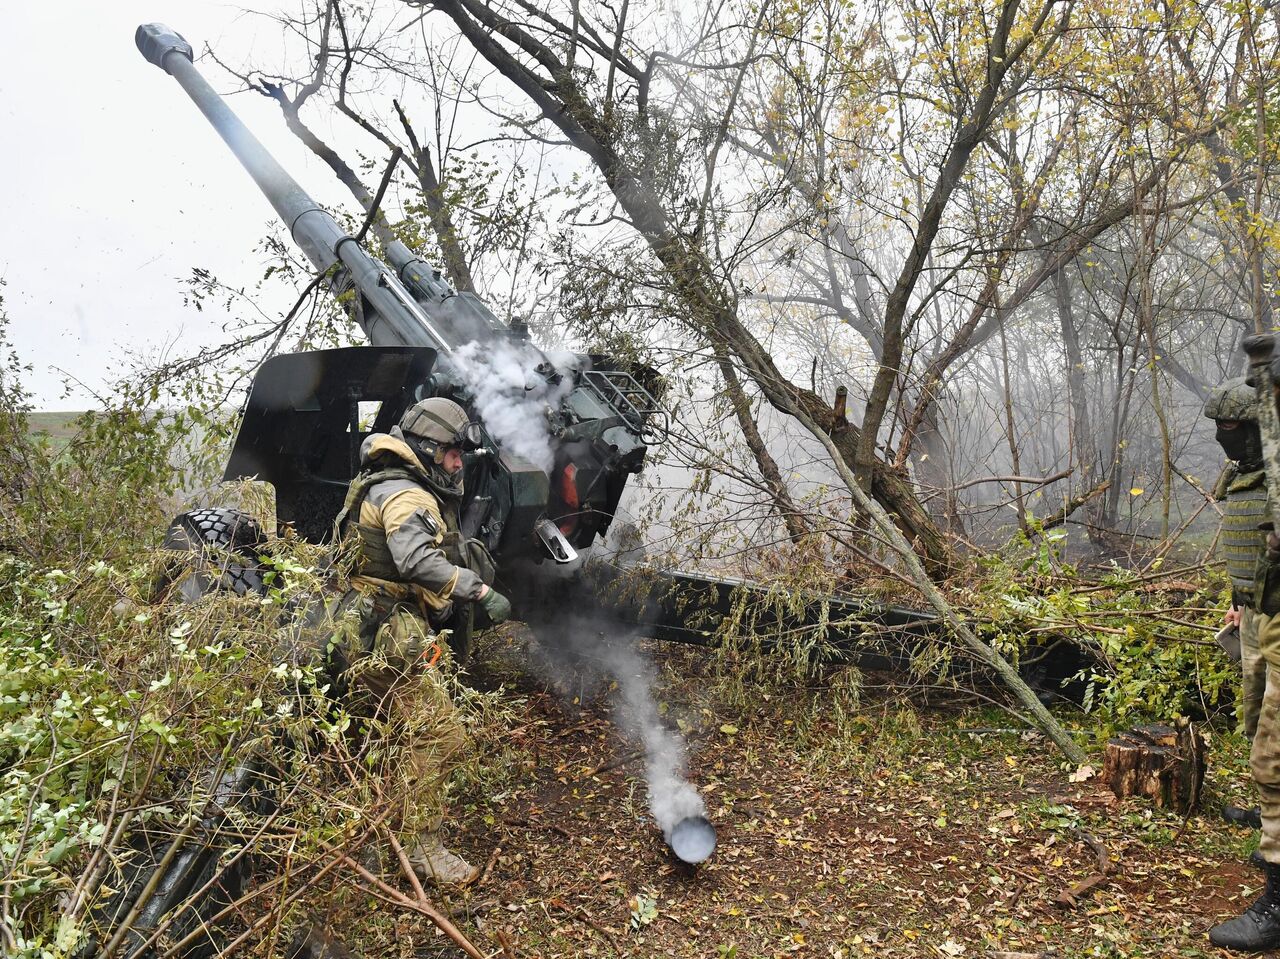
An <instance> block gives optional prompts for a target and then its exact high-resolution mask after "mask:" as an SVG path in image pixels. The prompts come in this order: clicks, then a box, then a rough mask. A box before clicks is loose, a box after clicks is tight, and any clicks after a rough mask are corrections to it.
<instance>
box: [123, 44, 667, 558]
mask: <svg viewBox="0 0 1280 959" xmlns="http://www.w3.org/2000/svg"><path fill="white" fill-rule="evenodd" d="M135 42H136V43H137V46H138V49H139V50H140V51H141V52H142V54H143V56H145V57H146V58H147V60H148V61H150V62H151V63H153V64H155V65H156V66H158V67H160V68H161V69H163V70H164V71H165V72H166V73H168V74H169V75H170V76H172V77H173V78H174V79H175V80H177V81H178V83H179V85H180V86H181V87H182V89H183V90H184V91H185V92H186V93H187V95H188V96H189V97H190V98H191V100H192V101H193V102H194V103H195V104H196V106H197V107H198V108H199V109H200V111H201V112H202V113H203V114H204V116H205V117H206V118H207V119H208V120H209V122H210V124H211V125H212V126H213V128H214V129H215V130H216V131H217V132H218V134H219V135H220V136H221V137H222V139H223V140H224V141H225V142H226V144H227V146H228V147H230V148H231V151H232V153H234V154H235V156H236V158H237V159H239V161H240V162H241V164H242V165H243V166H244V168H245V169H246V170H247V171H248V173H249V175H250V176H251V177H252V178H253V180H254V182H255V183H257V185H258V187H259V189H261V191H262V193H263V195H264V196H265V197H266V198H267V200H268V201H269V202H270V203H271V205H272V207H273V208H274V209H275V211H276V214H277V215H278V216H279V217H280V219H281V220H282V221H283V223H284V224H285V226H286V227H287V228H288V230H289V232H290V234H291V235H292V237H293V239H294V241H295V242H296V243H297V244H298V247H299V248H300V249H301V250H302V251H303V252H304V253H305V254H306V256H307V258H308V259H309V260H310V261H311V263H312V265H313V266H314V267H315V269H316V270H317V272H319V273H325V272H328V273H330V275H331V280H330V283H331V287H332V288H333V290H334V291H335V293H339V294H341V293H343V292H345V291H347V290H351V291H352V292H354V294H355V295H354V296H352V297H350V298H349V299H350V303H351V306H350V312H351V316H352V319H353V320H354V321H355V322H356V323H357V324H358V325H359V326H360V328H361V329H362V330H363V331H364V334H365V336H367V337H368V340H369V343H370V344H371V345H370V346H364V347H350V348H346V349H336V350H317V351H312V352H307V353H295V354H286V355H281V356H276V357H272V358H271V359H269V360H268V361H267V362H266V363H265V364H263V366H262V369H261V370H260V372H259V373H258V375H257V376H256V377H255V379H254V383H253V386H252V388H251V390H250V393H249V398H248V401H247V404H246V406H245V410H244V419H243V421H242V423H241V426H240V432H239V434H238V436H237V437H236V441H235V446H234V448H233V450H232V454H231V458H230V461H229V463H228V465H227V470H226V474H225V478H226V479H238V478H244V477H256V478H258V479H261V480H265V481H266V482H269V483H271V484H272V485H273V486H274V487H275V490H276V512H277V518H278V520H279V521H280V523H281V524H284V525H289V526H291V527H292V528H293V529H294V530H295V531H296V532H297V533H298V534H300V535H301V536H303V537H304V538H306V539H308V540H312V541H316V542H320V541H324V540H325V539H327V538H328V537H329V536H330V534H331V532H332V529H333V520H334V518H335V517H336V515H337V513H338V511H339V509H340V508H341V505H342V500H343V497H344V496H345V494H346V489H347V486H348V485H349V483H350V481H351V479H352V477H353V476H354V474H355V472H356V470H357V466H358V462H359V449H360V443H361V442H362V441H363V439H364V438H365V437H366V436H367V435H369V433H371V432H385V431H386V430H387V429H389V428H390V427H391V426H392V425H394V424H395V423H397V422H398V421H399V418H400V416H401V414H402V413H403V412H404V410H406V409H407V408H408V407H409V406H411V405H412V404H413V403H415V402H417V401H418V400H420V399H424V398H426V397H428V396H444V397H447V398H449V399H453V400H455V401H457V402H459V403H461V404H462V405H463V406H464V407H465V408H467V409H468V410H469V411H470V412H471V413H472V417H473V419H475V420H477V421H479V422H482V423H483V422H485V417H484V412H485V411H484V410H483V409H478V408H477V397H476V396H475V382H474V380H475V377H474V376H471V377H470V378H469V377H468V375H467V373H466V370H467V369H468V366H467V365H466V364H463V363H461V362H459V360H461V359H462V354H463V353H466V354H467V356H468V357H476V356H479V357H480V359H481V365H483V360H484V357H485V356H486V355H487V354H495V353H496V354H501V355H504V356H507V357H510V356H517V357H518V358H519V364H520V366H521V368H522V369H523V370H524V371H525V372H526V373H527V375H528V377H529V378H530V380H532V381H533V382H528V383H524V384H515V385H514V386H513V388H512V389H511V390H510V391H509V394H510V395H509V396H508V397H507V400H508V401H509V402H510V403H513V404H519V403H525V404H528V403H531V402H533V403H537V402H542V403H543V404H544V406H545V407H547V408H545V409H543V410H540V411H538V415H537V416H535V419H539V420H540V421H541V422H544V423H545V424H546V429H547V437H546V439H547V442H548V448H549V453H550V456H549V459H548V461H547V462H546V463H542V464H539V463H534V462H531V461H530V460H529V459H528V458H526V457H525V456H521V455H520V454H519V453H517V452H516V451H515V450H513V449H512V448H511V447H510V444H507V443H504V442H503V439H504V438H503V437H502V436H501V435H496V436H495V435H493V432H492V431H490V430H489V429H488V426H487V424H486V437H485V438H486V442H485V446H484V448H483V449H481V450H480V451H478V453H477V454H473V455H470V456H469V457H468V458H467V462H466V473H465V487H466V489H467V491H468V492H467V500H466V501H465V502H464V506H463V528H464V529H463V531H464V533H465V534H466V535H467V536H474V537H477V538H479V539H481V540H482V541H484V543H485V545H486V546H487V547H488V548H489V550H490V551H491V552H492V553H493V555H494V557H495V558H496V559H497V560H498V562H499V564H500V565H502V566H507V565H508V564H509V563H510V561H512V560H521V559H523V560H533V561H535V562H538V561H541V560H544V559H552V560H554V561H556V562H559V563H565V562H570V561H572V560H573V559H575V558H576V557H577V554H578V551H579V550H582V549H585V548H587V547H590V546H591V544H592V543H593V542H594V540H595V538H596V537H597V536H598V535H601V534H603V533H604V532H605V531H606V530H607V529H608V527H609V524H610V522H611V520H612V518H613V515H614V512H615V510H616V509H617V505H618V501H619V499H620V498H621V496H622V492H623V489H624V487H625V485H626V481H627V478H628V477H629V476H630V475H632V474H634V473H637V472H639V471H640V470H641V468H642V467H643V465H644V458H645V453H646V450H647V448H648V445H649V443H650V442H651V441H652V440H653V439H655V438H657V437H660V436H661V435H663V433H664V420H663V414H662V411H661V409H660V407H659V405H658V403H657V401H656V400H655V399H654V397H653V395H652V393H651V392H650V387H651V386H652V385H653V384H655V383H656V382H657V376H656V374H655V373H654V372H653V371H652V370H649V369H647V368H636V367H631V368H628V367H624V366H623V365H621V364H618V363H614V362H611V361H610V360H609V358H607V357H604V356H599V355H590V354H577V355H572V356H567V357H557V358H555V360H553V358H552V357H550V356H548V355H547V354H545V353H543V352H542V351H540V350H539V349H538V348H537V347H536V346H535V345H534V344H533V343H532V342H530V340H529V338H528V334H527V332H526V331H525V329H524V328H523V326H520V325H516V326H513V327H508V326H507V325H506V324H505V323H503V322H502V321H501V320H500V319H498V317H496V316H495V315H494V314H493V313H492V312H491V311H490V310H489V309H488V308H487V307H486V306H485V305H484V303H482V302H481V301H480V300H479V298H477V297H476V296H474V295H473V294H471V293H466V292H456V291H454V290H453V289H452V288H451V287H450V286H449V284H448V283H446V282H444V280H443V279H441V275H440V273H439V271H437V270H435V269H433V268H432V267H430V266H429V265H427V264H426V263H424V262H423V261H422V260H421V259H419V258H418V257H417V256H416V255H415V254H414V253H413V252H412V251H411V250H410V249H409V248H408V247H407V246H405V244H404V243H402V242H400V241H399V240H395V239H391V240H390V241H389V242H387V243H386V244H385V249H384V252H385V255H386V258H387V261H389V262H384V261H383V260H381V259H379V258H378V257H376V256H374V255H372V254H371V253H370V252H369V251H368V250H366V249H365V247H364V246H363V245H362V244H361V243H360V242H358V241H357V239H356V238H355V237H353V236H351V235H350V234H349V233H348V232H347V231H346V230H345V229H344V228H343V227H342V226H341V224H339V223H338V221H337V220H336V219H335V218H334V217H333V216H332V215H331V214H329V213H328V212H327V211H326V210H324V209H323V208H322V207H321V206H320V205H319V204H318V203H316V201H315V200H314V199H312V198H311V196H310V195H309V194H308V193H307V192H306V191H305V190H303V188H302V187H301V186H299V184H298V183H297V181H295V180H294V179H293V178H292V177H291V176H290V175H289V174H288V173H287V172H286V171H285V170H284V168H283V167H281V166H280V164H279V163H277V162H276V160H275V158H274V157H272V156H271V154H270V153H269V152H268V151H267V149H266V148H265V147H264V146H263V145H262V144H261V143H260V142H259V141H258V139H257V138H256V137H254V135H253V134H252V133H251V132H250V131H249V129H248V128H247V127H246V126H245V125H244V124H243V123H242V122H241V120H240V119H239V117H237V116H236V114H235V113H234V112H233V111H232V110H231V108H230V107H228V106H227V104H226V103H225V102H224V101H223V99H222V97H221V96H219V95H218V93H217V92H216V91H214V89H213V88H212V87H211V86H210V85H209V83H208V82H207V81H206V80H205V79H204V77H203V76H202V75H201V74H200V72H199V70H197V69H196V67H195V64H194V62H193V57H192V49H191V45H190V44H189V43H187V42H186V40H184V39H183V38H182V37H181V36H180V35H179V34H178V33H176V32H175V31H173V30H171V29H170V28H168V27H166V26H163V25H161V24H145V25H143V26H140V27H138V30H137V34H136V36H135ZM472 368H473V366H472ZM374 410H376V412H371V411H374ZM370 415H372V422H368V421H367V420H368V417H369V416H370Z"/></svg>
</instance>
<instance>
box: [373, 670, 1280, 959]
mask: <svg viewBox="0 0 1280 959" xmlns="http://www.w3.org/2000/svg"><path fill="white" fill-rule="evenodd" d="M659 655H660V656H662V657H663V658H664V659H666V660H667V662H666V664H665V673H664V675H665V676H666V677H667V681H666V683H665V684H664V685H663V687H662V688H661V689H660V691H659V696H660V697H661V699H662V702H663V704H664V707H665V708H666V710H667V713H666V715H667V717H668V719H671V720H672V721H676V720H682V721H683V722H684V724H685V725H686V726H688V727H689V728H690V732H691V734H692V745H691V757H690V775H691V777H692V779H693V780H694V782H696V783H697V785H698V787H699V789H700V790H701V792H702V794H703V796H704V797H705V799H706V803H707V807H708V816H709V818H710V819H711V821H712V822H713V823H714V824H715V826H716V829H717V831H718V840H719V844H718V848H717V849H716V852H715V854H714V856H713V857H712V858H711V859H710V860H709V861H708V862H707V863H705V864H703V865H702V866H700V867H690V866H686V865H684V864H682V863H680V862H679V861H678V860H676V859H675V858H674V857H673V856H672V854H671V853H670V852H669V851H668V849H667V847H666V845H665V844H664V842H663V840H662V837H661V835H660V833H659V832H658V830H657V829H656V827H655V826H654V824H653V822H652V820H651V819H650V817H649V816H648V813H647V809H646V799H645V796H646V790H645V783H644V780H643V764H642V762H640V761H639V760H638V759H635V758H634V755H635V754H634V744H631V743H628V742H626V741H625V740H623V739H622V738H621V737H620V735H619V733H618V732H617V730H616V729H615V727H614V726H613V724H612V723H611V721H610V708H611V707H610V705H609V700H608V696H607V695H600V696H596V697H594V698H588V699H586V701H585V702H581V703H575V702H573V701H572V697H571V695H570V696H566V695H565V694H563V692H561V693H557V692H556V691H553V690H551V689H549V688H548V687H547V686H546V685H545V684H543V683H540V682H539V681H537V680H536V679H532V678H530V677H529V676H528V675H526V674H522V673H521V672H519V671H516V670H510V669H509V668H508V667H507V665H505V664H504V662H503V660H502V657H501V656H498V657H496V659H495V658H490V659H489V660H488V661H487V662H484V661H482V662H481V663H480V664H479V665H478V666H477V667H475V680H476V682H477V685H485V684H489V685H491V686H492V685H494V684H496V683H499V682H501V683H502V684H504V686H505V688H506V689H507V690H508V691H509V692H510V694H511V695H512V696H518V697H523V698H524V700H525V702H524V705H523V707H522V714H523V716H524V717H525V720H526V721H525V722H524V723H523V725H521V726H519V727H517V728H516V729H515V730H514V731H513V732H512V733H511V734H510V735H509V736H508V737H507V739H506V742H504V743H503V744H501V746H500V749H501V755H500V756H498V755H496V754H494V755H491V756H490V762H491V763H492V762H495V761H496V763H497V765H499V766H503V767H505V768H503V769H502V770H500V771H499V772H498V773H497V774H496V780H497V782H498V785H497V786H495V785H494V781H495V777H494V776H491V777H490V778H489V779H488V780H482V782H483V783H485V788H484V789H483V790H482V789H473V790H472V791H470V792H468V793H464V794H463V795H461V796H459V797H458V799H457V803H456V810H455V812H456V815H455V819H454V823H455V826H454V835H455V837H456V839H457V845H458V846H459V847H460V848H461V849H462V850H463V851H464V852H466V853H467V854H468V855H469V856H470V857H471V858H472V859H473V861H476V862H478V863H479V862H483V863H486V869H485V873H484V875H483V878H482V879H481V881H480V882H479V883H478V884H477V885H475V886H474V887H472V888H471V889H469V890H467V891H465V892H463V893H461V894H455V895H452V896H450V897H448V898H447V899H445V900H444V904H445V905H446V906H447V908H448V910H449V911H450V913H451V915H452V916H453V917H454V918H455V920H456V921H457V922H458V924H459V925H460V927H462V928H463V929H465V930H467V932H468V934H469V935H472V936H474V937H475V940H476V942H477V943H478V944H481V946H482V948H484V947H486V946H487V947H488V948H489V949H491V950H493V952H492V953H491V954H492V955H494V956H503V957H508V959H510V957H545V959H551V957H568V956H601V957H609V956H636V957H640V956H688V957H737V959H747V957H774V956H814V957H856V956H880V957H916V956H923V957H930V956H941V957H957V956H969V957H976V956H982V957H1001V959H1013V957H1017V959H1023V957H1025V959H1031V957H1040V956H1055V957H1064V959H1065V957H1079V956H1104V957H1139V956H1151V957H1156V956H1159V957H1173V956H1186V957H1192V956H1209V955H1215V956H1217V955H1224V954H1223V953H1219V952H1218V951H1217V950H1213V949H1211V948H1210V947H1209V946H1208V942H1207V940H1206V938H1205V931H1206V930H1207V929H1208V928H1209V926H1211V925H1212V924H1213V923H1214V922H1216V921H1218V920H1219V919H1221V918H1224V917H1227V916H1230V915H1233V914H1235V913H1237V912H1239V911H1240V910H1241V909H1243V908H1244V906H1245V905H1247V904H1248V902H1249V901H1251V898H1252V897H1253V896H1254V895H1256V892H1257V887H1258V885H1259V881H1260V874H1259V873H1257V872H1256V871H1254V870H1252V869H1251V868H1249V867H1248V865H1247V864H1246V862H1245V860H1246V857H1247V855H1248V853H1249V851H1250V849H1251V848H1252V845H1253V843H1254V841H1255V836H1254V835H1253V834H1250V833H1248V832H1241V831H1238V830H1233V829H1231V828H1230V827H1227V826H1226V825H1225V824H1223V823H1221V822H1220V821H1219V820H1218V819H1217V817H1216V815H1213V814H1210V813H1209V812H1206V813H1203V814H1201V815H1199V816H1195V817H1192V818H1190V819H1188V820H1186V821H1184V820H1183V819H1182V817H1178V816H1172V815H1170V814H1167V813H1165V812H1162V811H1160V810H1155V809H1152V808H1150V807H1149V806H1148V805H1146V804H1144V803H1141V802H1134V801H1129V802H1125V803H1120V802H1117V801H1116V800H1115V799H1114V797H1112V796H1111V794H1110V792H1109V791H1108V790H1107V789H1105V787H1102V786H1100V785H1099V784H1098V783H1097V780H1096V779H1094V780H1087V781H1083V782H1072V781H1071V773H1072V771H1073V770H1072V769H1071V768H1070V767H1068V766H1065V765H1064V764H1063V763H1062V762H1061V761H1060V759H1059V757H1058V755H1057V754H1056V753H1055V751H1054V750H1053V748H1052V746H1051V745H1050V744H1048V743H1047V741H1046V740H1045V739H1044V738H1042V737H1040V736H1039V735H1036V734H1028V733H1025V732H1023V731H1021V730H1018V729H1013V728H1010V727H1012V726H1015V725H1016V723H1015V722H1014V721H1011V720H1010V719H1009V718H1008V717H1007V716H1006V715H1004V714H1003V713H1000V712H998V711H996V710H993V709H991V708H989V707H987V708H983V709H978V708H976V707H973V706H962V705H956V704H955V703H950V704H941V705H939V704H937V703H934V704H931V705H929V706H924V707H922V706H919V705H916V704H915V703H913V700H916V699H918V697H916V696H913V695H912V694H910V693H904V692H903V691H902V690H900V689H892V688H875V687H874V683H875V680H876V678H875V677H864V678H863V686H862V688H861V689H859V690H857V694H856V696H855V695H854V693H853V691H852V687H851V686H850V684H848V683H847V682H845V683H836V684H827V685H826V686H824V685H822V684H815V685H813V686H811V687H809V688H802V689H793V690H790V691H788V692H786V693H782V692H780V691H779V688H778V687H773V689H772V692H771V693H768V694H766V695H767V696H768V698H767V699H765V698H764V696H760V697H757V703H758V708H757V707H753V708H752V710H751V711H750V712H748V713H745V714H744V713H743V712H742V711H741V710H736V711H735V710H732V709H730V708H728V707H727V706H725V705H724V702H725V701H726V696H725V694H724V684H723V682H722V681H718V680H717V679H716V678H715V676H714V675H713V673H714V670H713V668H712V666H711V665H710V664H709V654H706V653H703V652H699V651H675V652H669V653H660V654H659ZM729 698H732V697H729ZM1095 745H1097V744H1096V743H1095ZM1211 746H1212V757H1211V760H1210V772H1209V776H1208V780H1207V783H1206V793H1207V795H1206V800H1205V805H1206V807H1207V808H1208V809H1209V810H1216V808H1217V807H1218V806H1219V805H1220V804H1221V802H1222V801H1223V798H1224V797H1234V798H1237V799H1243V798H1245V794H1244V792H1243V790H1244V789H1245V788H1246V771H1245V768H1244V762H1243V746H1242V744H1241V742H1240V740H1239V737H1237V736H1234V735H1228V734H1216V735H1213V736H1212V737H1211ZM1073 890H1074V894H1073ZM371 906H372V907H373V908H378V906H377V904H376V903H371ZM395 928H396V940H397V946H398V949H399V950H400V955H403V956H415V955H417V956H428V955H429V956H446V955H448V956H452V955H460V953H458V952H456V951H455V950H453V949H452V947H448V946H446V944H445V943H444V941H443V939H442V938H441V937H440V935H439V933H438V932H437V931H436V930H435V929H434V928H433V927H431V926H429V925H427V924H425V923H423V922H421V921H420V920H417V919H415V918H408V917H399V918H397V919H396V920H395ZM1010 954H1012V955H1010Z"/></svg>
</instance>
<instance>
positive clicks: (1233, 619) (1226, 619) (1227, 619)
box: [1222, 606, 1240, 629]
mask: <svg viewBox="0 0 1280 959" xmlns="http://www.w3.org/2000/svg"><path fill="white" fill-rule="evenodd" d="M1222 622H1223V624H1224V625H1226V626H1234V627H1236V629H1239V628H1240V609H1239V607H1236V606H1232V607H1231V608H1230V609H1229V610H1227V611H1226V612H1225V613H1224V614H1223V616H1222Z"/></svg>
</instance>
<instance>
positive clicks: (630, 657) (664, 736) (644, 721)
mask: <svg viewBox="0 0 1280 959" xmlns="http://www.w3.org/2000/svg"><path fill="white" fill-rule="evenodd" d="M603 652H604V659H605V664H606V666H607V667H608V669H609V672H610V673H612V674H613V677H614V679H616V680H617V681H618V692H619V703H618V723H619V725H620V726H621V727H622V729H623V731H624V732H625V733H627V734H628V735H630V736H631V737H633V738H635V739H638V740H639V741H640V743H641V745H643V746H644V756H645V761H644V766H645V768H644V775H645V781H646V782H647V783H648V786H649V812H650V813H651V814H652V815H653V818H654V820H655V821H656V822H657V823H658V828H660V829H661V830H662V835H663V836H664V837H666V839H667V841H668V842H670V840H671V830H673V829H674V828H675V826H676V823H678V822H680V820H682V819H687V818H688V817H689V816H701V815H703V814H704V813H705V812H706V805H705V804H704V803H703V801H702V797H701V796H699V795H698V791H697V790H696V789H694V788H693V784H692V783H690V782H689V780H688V779H687V778H686V766H685V742H684V737H683V736H681V735H680V733H678V732H677V731H675V730H673V729H671V728H669V727H668V726H667V725H666V724H665V723H664V722H663V721H662V717H661V716H660V715H659V714H658V704H657V703H655V702H654V700H653V692H652V689H653V685H654V681H655V679H656V677H655V675H654V670H653V666H652V665H651V664H650V663H649V662H648V661H647V660H645V659H644V658H642V657H641V656H640V654H639V653H638V652H637V651H636V650H635V649H634V648H633V647H630V646H608V647H606V648H605V649H604V650H603Z"/></svg>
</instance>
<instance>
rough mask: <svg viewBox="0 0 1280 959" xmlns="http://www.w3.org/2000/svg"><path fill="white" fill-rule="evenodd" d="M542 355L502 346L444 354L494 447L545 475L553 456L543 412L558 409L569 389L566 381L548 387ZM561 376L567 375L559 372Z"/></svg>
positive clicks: (490, 344) (496, 343) (469, 347)
mask: <svg viewBox="0 0 1280 959" xmlns="http://www.w3.org/2000/svg"><path fill="white" fill-rule="evenodd" d="M545 361H546V355H545V354H543V353H541V352H539V351H538V350H536V349H534V348H532V347H529V346H525V345H521V344H516V343H508V342H506V341H502V340H499V341H491V342H487V343H484V344H480V343H478V342H473V343H467V344H464V345H463V346H461V347H459V348H458V349H457V350H456V351H454V352H453V353H452V354H450V356H449V358H448V364H449V367H450V369H451V370H452V371H453V372H454V373H456V374H457V376H458V378H459V379H460V380H461V381H462V382H463V384H465V385H466V387H467V389H468V390H470V391H471V395H472V397H473V399H474V401H475V408H476V412H477V413H479V415H480V419H481V421H482V422H483V423H484V427H485V429H487V430H488V431H489V434H490V435H491V436H492V437H493V438H494V440H495V441H496V442H497V443H498V445H499V446H500V447H501V448H502V449H504V450H506V451H508V452H510V453H514V454H516V455H517V456H520V457H523V458H524V459H526V460H528V461H529V462H531V463H533V464H534V465H536V466H538V467H539V468H540V469H541V470H543V472H545V473H546V474H547V475H548V476H549V475H551V471H552V469H553V468H554V467H555V452H554V450H553V449H552V446H551V433H550V430H549V428H548V424H547V409H548V407H549V408H551V409H553V410H554V409H558V408H559V407H560V404H561V403H562V402H564V399H565V397H566V396H568V395H569V393H570V392H571V391H572V389H573V380H572V377H571V376H567V375H566V376H563V377H562V378H561V379H560V381H559V382H556V383H552V382H549V381H548V380H547V378H546V377H545V376H543V375H542V374H541V373H540V372H538V367H539V365H540V364H542V363H544V362H545ZM564 372H567V371H564Z"/></svg>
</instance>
